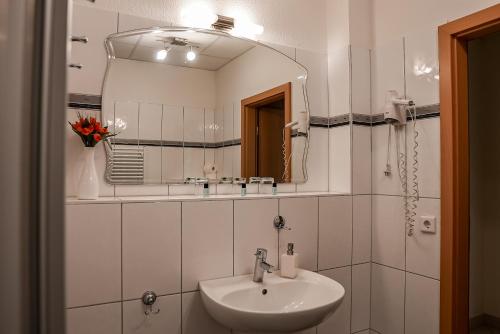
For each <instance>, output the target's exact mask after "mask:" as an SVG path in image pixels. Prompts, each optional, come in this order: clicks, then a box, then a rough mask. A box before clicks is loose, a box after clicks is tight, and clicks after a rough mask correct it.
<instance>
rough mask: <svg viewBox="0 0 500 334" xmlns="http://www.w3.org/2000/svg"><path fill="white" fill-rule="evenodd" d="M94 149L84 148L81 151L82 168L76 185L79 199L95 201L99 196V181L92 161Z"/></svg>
mask: <svg viewBox="0 0 500 334" xmlns="http://www.w3.org/2000/svg"><path fill="white" fill-rule="evenodd" d="M94 152H95V147H85V148H84V150H83V168H82V174H81V175H80V181H79V183H78V198H79V199H97V197H98V196H99V180H98V179H97V171H96V168H95V160H94Z"/></svg>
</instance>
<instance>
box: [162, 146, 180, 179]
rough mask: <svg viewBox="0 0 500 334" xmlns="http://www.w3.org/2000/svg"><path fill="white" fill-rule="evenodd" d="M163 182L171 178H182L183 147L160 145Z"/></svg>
mask: <svg viewBox="0 0 500 334" xmlns="http://www.w3.org/2000/svg"><path fill="white" fill-rule="evenodd" d="M161 152H162V162H161V166H162V173H161V178H162V182H163V183H167V182H169V181H171V180H184V149H183V148H179V147H162V148H161Z"/></svg>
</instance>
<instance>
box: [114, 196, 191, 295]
mask: <svg viewBox="0 0 500 334" xmlns="http://www.w3.org/2000/svg"><path fill="white" fill-rule="evenodd" d="M122 210H123V227H122V228H123V232H122V233H123V246H122V249H123V298H124V299H132V298H140V297H141V296H142V294H143V293H144V292H146V291H148V290H152V291H154V292H155V293H156V294H157V295H162V294H168V293H175V292H180V289H181V204H180V203H175V202H162V203H126V204H123V209H122ZM145 218H146V219H145Z"/></svg>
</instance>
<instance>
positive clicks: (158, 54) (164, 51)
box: [156, 47, 170, 60]
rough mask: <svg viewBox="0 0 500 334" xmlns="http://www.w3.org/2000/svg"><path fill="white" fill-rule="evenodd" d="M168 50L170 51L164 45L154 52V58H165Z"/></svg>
mask: <svg viewBox="0 0 500 334" xmlns="http://www.w3.org/2000/svg"><path fill="white" fill-rule="evenodd" d="M168 51H170V48H169V47H165V48H163V49H161V50H160V51H158V52H156V60H165V59H167V56H168Z"/></svg>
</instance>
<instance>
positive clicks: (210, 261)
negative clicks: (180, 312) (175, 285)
mask: <svg viewBox="0 0 500 334" xmlns="http://www.w3.org/2000/svg"><path fill="white" fill-rule="evenodd" d="M232 274H233V202H232V201H202V202H185V203H182V290H183V291H192V290H196V289H198V282H199V281H201V280H207V279H212V278H218V277H225V276H231V275H232Z"/></svg>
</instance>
